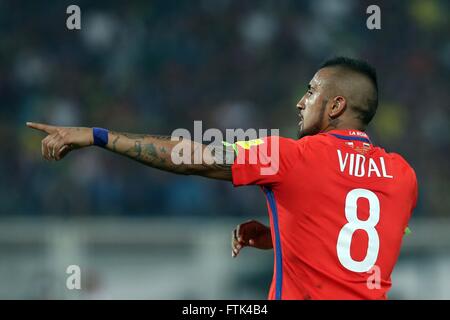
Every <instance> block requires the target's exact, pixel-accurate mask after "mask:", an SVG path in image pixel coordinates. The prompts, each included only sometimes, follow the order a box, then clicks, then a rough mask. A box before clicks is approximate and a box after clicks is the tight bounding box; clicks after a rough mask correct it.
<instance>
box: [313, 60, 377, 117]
mask: <svg viewBox="0 0 450 320" xmlns="http://www.w3.org/2000/svg"><path fill="white" fill-rule="evenodd" d="M320 69H327V70H326V71H328V72H327V73H328V74H329V79H328V81H327V84H326V85H327V89H328V90H329V94H330V96H329V98H330V99H332V98H333V97H334V96H338V95H340V96H343V97H344V98H346V100H347V104H348V107H349V109H350V110H352V112H354V114H355V117H356V118H358V119H359V120H360V121H361V122H362V123H363V124H364V125H367V124H369V122H370V121H371V120H372V118H373V117H374V115H375V113H376V111H377V107H378V84H377V76H376V72H375V69H374V68H373V67H371V66H370V65H369V64H367V63H366V62H364V61H360V60H355V59H351V58H345V57H338V58H334V59H331V60H328V61H327V62H325V63H324V64H323V65H322V66H321V68H320Z"/></svg>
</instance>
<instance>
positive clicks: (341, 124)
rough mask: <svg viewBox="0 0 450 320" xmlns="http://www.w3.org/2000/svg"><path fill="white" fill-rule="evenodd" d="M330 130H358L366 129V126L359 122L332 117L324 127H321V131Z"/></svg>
mask: <svg viewBox="0 0 450 320" xmlns="http://www.w3.org/2000/svg"><path fill="white" fill-rule="evenodd" d="M331 130H358V131H363V132H364V131H366V127H365V126H364V125H362V124H361V123H358V124H356V123H349V122H345V121H342V120H339V119H333V120H331V121H330V122H329V123H328V124H327V126H326V127H325V129H323V130H322V131H321V132H328V131H331Z"/></svg>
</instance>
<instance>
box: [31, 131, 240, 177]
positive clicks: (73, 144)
mask: <svg viewBox="0 0 450 320" xmlns="http://www.w3.org/2000/svg"><path fill="white" fill-rule="evenodd" d="M27 126H28V127H30V128H33V129H37V130H40V131H43V132H45V133H47V134H48V135H47V137H45V138H44V139H43V140H42V155H43V157H44V158H45V159H47V160H61V159H62V158H64V156H65V155H66V154H67V153H69V152H70V151H72V150H75V149H79V148H83V147H88V146H92V145H94V136H93V129H92V128H85V127H57V126H50V125H46V124H40V123H32V122H27ZM107 138H108V139H107V144H106V145H104V148H105V149H107V150H110V151H112V152H115V153H118V154H121V155H124V156H126V157H128V158H130V159H133V160H136V161H139V162H141V163H143V164H145V165H147V166H150V167H153V168H157V169H160V170H164V171H169V172H173V173H177V174H185V175H199V176H204V177H207V178H212V179H220V180H231V163H232V162H233V159H234V152H233V151H232V150H227V149H226V148H218V147H216V148H212V147H210V146H206V145H204V144H201V143H198V142H194V141H191V140H188V139H182V138H180V139H177V138H172V137H170V136H157V135H145V134H132V133H123V132H115V131H109V132H108V136H107ZM186 152H187V153H190V154H188V155H183V153H186ZM199 155H200V156H199ZM183 156H187V157H186V158H187V159H190V161H184V162H183V163H180V161H179V160H176V158H178V159H180V158H182V157H183ZM195 158H197V159H200V160H201V161H194V159H195ZM174 160H175V161H174Z"/></svg>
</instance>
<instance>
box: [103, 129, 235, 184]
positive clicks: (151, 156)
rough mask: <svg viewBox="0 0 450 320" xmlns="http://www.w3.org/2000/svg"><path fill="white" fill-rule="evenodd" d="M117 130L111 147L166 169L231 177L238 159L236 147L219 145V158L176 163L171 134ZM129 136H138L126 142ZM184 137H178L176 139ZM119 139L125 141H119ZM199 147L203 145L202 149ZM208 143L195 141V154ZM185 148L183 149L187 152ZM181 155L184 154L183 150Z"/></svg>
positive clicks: (133, 157) (213, 154)
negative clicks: (235, 152)
mask: <svg viewBox="0 0 450 320" xmlns="http://www.w3.org/2000/svg"><path fill="white" fill-rule="evenodd" d="M111 133H113V134H115V135H116V136H115V138H114V140H113V141H112V145H111V150H112V151H114V152H117V153H121V154H123V155H125V156H127V157H129V158H132V159H134V160H137V161H139V162H142V163H144V164H146V165H148V166H151V167H156V168H159V169H163V170H166V171H171V172H175V173H180V174H188V175H189V174H197V175H203V176H206V177H210V178H216V179H225V180H231V164H232V163H233V160H234V151H232V150H231V149H230V150H231V151H230V150H227V149H228V148H218V150H217V152H216V150H212V151H213V152H212V157H213V159H214V160H215V161H214V163H212V164H208V163H211V162H208V163H201V164H194V163H192V164H188V163H185V164H182V165H176V164H174V163H173V162H172V160H171V148H172V146H173V145H174V144H175V143H172V142H171V141H170V140H172V137H171V136H161V135H146V134H134V133H127V132H111ZM127 139H129V140H134V141H133V142H134V143H133V144H131V146H130V141H127V142H125V141H126V140H127ZM181 140H182V139H178V141H177V140H175V141H176V143H178V142H179V141H181ZM119 141H120V142H121V144H119ZM124 144H125V145H128V146H129V147H128V149H127V150H124V147H123V145H124ZM199 148H201V149H200V150H199ZM203 148H204V145H202V144H201V143H195V144H194V145H193V147H192V149H191V152H192V157H191V159H194V155H195V154H196V152H203ZM183 151H184V149H181V153H183ZM181 156H183V155H182V154H181Z"/></svg>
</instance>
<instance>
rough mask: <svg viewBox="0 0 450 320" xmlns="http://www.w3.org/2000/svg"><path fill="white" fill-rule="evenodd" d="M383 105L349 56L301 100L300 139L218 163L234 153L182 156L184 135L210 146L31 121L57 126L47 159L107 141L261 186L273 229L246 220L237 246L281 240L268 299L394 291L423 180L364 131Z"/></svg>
mask: <svg viewBox="0 0 450 320" xmlns="http://www.w3.org/2000/svg"><path fill="white" fill-rule="evenodd" d="M377 105H378V86H377V78H376V72H375V70H374V69H373V68H372V67H371V66H370V65H368V64H367V63H365V62H363V61H359V60H355V59H350V58H345V57H338V58H334V59H331V60H328V61H327V62H325V63H324V64H323V65H322V66H321V67H320V68H319V70H318V71H317V72H316V74H315V75H314V77H313V78H312V80H311V81H310V83H309V85H308V90H307V92H306V94H305V95H304V96H303V97H302V99H301V100H300V101H299V102H298V104H297V108H298V110H299V117H300V122H299V139H298V140H293V139H288V138H282V137H276V136H270V137H266V138H263V139H261V140H258V141H257V143H236V144H234V145H233V150H235V151H236V155H235V158H234V163H233V164H232V165H230V164H227V163H228V162H226V163H223V161H222V162H221V161H217V157H221V156H224V154H225V156H226V155H229V153H224V154H222V155H218V154H215V155H213V154H212V153H211V156H210V158H208V157H206V158H203V161H202V162H201V163H199V164H195V163H194V164H186V163H184V164H178V165H177V164H175V163H174V162H173V161H172V158H171V154H172V151H174V150H175V148H178V147H177V145H179V144H180V143H181V144H184V145H186V146H187V148H188V150H191V152H192V153H194V152H196V151H198V150H204V149H205V148H206V146H205V145H203V144H200V143H196V142H192V141H189V140H186V139H183V140H182V141H181V142H178V141H172V140H171V138H170V137H165V136H153V135H136V134H128V133H119V132H113V131H108V130H106V129H99V128H94V129H92V128H67V127H55V126H49V125H45V124H38V123H27V125H28V126H29V127H31V128H35V129H38V130H42V131H44V132H46V133H47V134H48V135H47V137H46V138H44V139H43V140H42V154H43V156H44V157H45V158H46V159H48V160H60V159H62V158H63V157H64V156H65V155H66V154H67V153H68V152H70V151H72V150H74V149H77V148H81V147H87V146H91V145H98V146H102V147H104V148H106V149H108V150H111V151H113V152H115V153H119V154H122V155H125V156H127V157H130V158H132V159H134V160H137V161H140V162H142V163H143V164H146V165H148V166H151V167H155V168H158V169H161V170H166V171H170V172H174V173H179V174H195V175H200V176H204V177H208V178H214V179H222V180H229V181H232V183H233V184H234V185H235V186H242V185H259V186H260V187H261V188H262V190H263V191H264V193H265V195H266V197H267V205H268V209H269V217H270V227H267V226H264V225H263V224H261V223H259V222H256V221H251V222H248V223H245V224H242V225H240V226H238V227H237V228H236V230H235V231H234V232H233V240H232V246H233V255H234V256H236V255H237V254H238V253H239V250H241V249H242V247H244V246H252V247H256V248H261V249H270V248H274V275H273V280H272V285H271V287H270V290H269V299H386V298H387V292H388V290H389V289H390V287H391V278H390V277H391V273H392V270H393V268H394V265H395V263H396V261H397V258H398V255H399V252H400V247H401V243H402V238H403V234H404V230H406V228H407V226H408V221H409V218H410V216H411V213H412V211H413V209H414V207H415V205H416V200H417V180H416V176H415V173H414V170H413V169H412V168H411V167H410V166H409V165H408V163H407V162H406V161H405V160H404V159H403V158H402V157H401V156H399V155H398V154H395V153H387V152H386V151H385V150H384V149H382V148H380V147H376V146H374V145H373V144H372V142H371V140H370V138H369V137H368V135H367V134H366V133H365V132H364V131H365V130H366V127H367V125H368V124H369V122H370V121H371V120H372V118H373V116H374V115H375V112H376V109H377ZM269 146H270V147H269ZM206 154H208V153H206ZM274 155H276V156H274Z"/></svg>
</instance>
